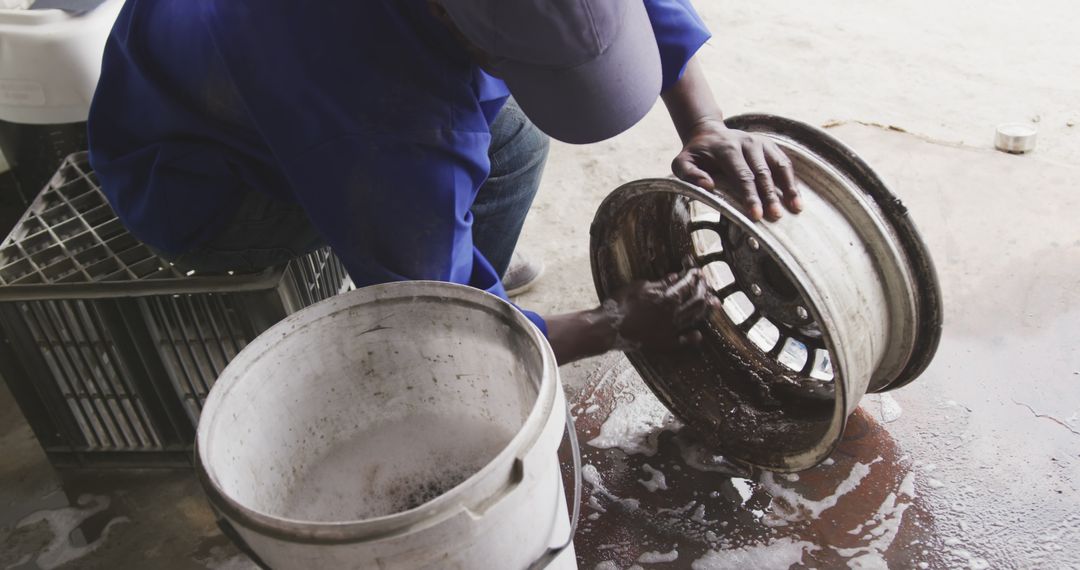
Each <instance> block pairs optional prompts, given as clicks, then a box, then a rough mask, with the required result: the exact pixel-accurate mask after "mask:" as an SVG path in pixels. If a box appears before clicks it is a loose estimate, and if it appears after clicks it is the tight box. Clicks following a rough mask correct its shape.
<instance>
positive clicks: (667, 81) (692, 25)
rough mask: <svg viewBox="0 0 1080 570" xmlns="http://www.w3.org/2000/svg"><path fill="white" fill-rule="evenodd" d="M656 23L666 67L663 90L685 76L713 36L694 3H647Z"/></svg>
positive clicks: (677, 0)
mask: <svg viewBox="0 0 1080 570" xmlns="http://www.w3.org/2000/svg"><path fill="white" fill-rule="evenodd" d="M645 10H646V11H647V12H648V13H649V20H651V21H652V27H653V33H654V34H656V43H657V44H659V46H660V62H661V63H662V64H663V67H664V83H663V88H662V91H667V90H668V88H670V87H671V86H672V85H674V84H675V82H676V81H678V80H679V78H680V77H682V74H683V71H684V70H685V69H686V64H687V62H689V61H690V58H691V57H693V56H694V54H695V53H697V50H698V49H699V48H701V46H702V45H704V44H705V42H706V41H708V40H709V38H710V37H712V34H710V33H709V30H708V28H706V27H705V22H703V21H702V20H701V16H699V15H698V13H697V11H696V10H694V6H693V5H691V4H690V0H645Z"/></svg>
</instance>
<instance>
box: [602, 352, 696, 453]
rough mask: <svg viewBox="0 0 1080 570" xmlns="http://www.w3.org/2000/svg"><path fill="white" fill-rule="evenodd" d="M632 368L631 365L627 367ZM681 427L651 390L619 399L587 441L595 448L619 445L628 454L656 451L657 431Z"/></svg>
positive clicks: (657, 442) (616, 446)
mask: <svg viewBox="0 0 1080 570" xmlns="http://www.w3.org/2000/svg"><path fill="white" fill-rule="evenodd" d="M630 370H631V371H632V370H633V369H632V368H631V369H630ZM681 427H682V424H680V423H679V422H678V421H677V420H676V419H675V416H673V415H672V414H671V412H670V411H668V409H667V408H666V407H664V404H662V403H660V400H657V399H656V397H655V396H653V395H652V394H651V393H637V394H634V395H633V399H632V400H630V401H628V402H624V401H619V402H618V403H617V404H616V406H615V409H613V410H611V414H610V415H608V417H607V419H606V420H604V423H603V425H601V426H600V434H599V435H597V436H596V437H595V438H593V439H592V440H590V441H589V442H588V443H589V445H591V446H593V447H596V448H598V449H611V448H618V449H621V450H622V451H623V452H624V453H626V454H627V455H635V454H639V453H640V454H643V455H647V456H652V455H655V454H656V450H657V446H658V444H659V438H660V434H661V433H662V432H664V431H678V430H679V429H680V428H681Z"/></svg>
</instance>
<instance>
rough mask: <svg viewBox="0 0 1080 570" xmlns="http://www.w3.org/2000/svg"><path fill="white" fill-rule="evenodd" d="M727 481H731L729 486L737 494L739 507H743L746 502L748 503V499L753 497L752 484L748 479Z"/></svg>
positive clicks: (736, 478)
mask: <svg viewBox="0 0 1080 570" xmlns="http://www.w3.org/2000/svg"><path fill="white" fill-rule="evenodd" d="M729 481H731V486H732V487H734V488H735V492H736V493H738V494H739V506H742V505H745V504H746V501H749V500H750V497H752V496H754V488H753V484H752V483H751V482H750V480H749V479H743V478H742V477H732V478H731V479H729Z"/></svg>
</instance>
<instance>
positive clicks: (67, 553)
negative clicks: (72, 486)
mask: <svg viewBox="0 0 1080 570" xmlns="http://www.w3.org/2000/svg"><path fill="white" fill-rule="evenodd" d="M107 508H109V497H106V496H104V495H82V496H80V497H79V499H78V501H76V506H72V507H63V508H60V509H52V510H46V511H37V512H35V513H31V514H29V515H27V516H26V517H25V518H23V519H22V520H21V521H19V523H18V524H17V525H16V527H18V528H21V527H24V526H28V525H32V524H34V523H37V522H40V521H45V522H46V523H47V524H48V525H49V529H50V530H51V531H52V533H53V539H52V541H50V542H49V544H47V545H45V547H44V548H43V549H42V550H41V552H40V553H39V554H38V556H37V559H36V560H35V561H34V562H35V563H36V564H37V566H38V567H40V568H42V569H43V570H52V569H53V568H56V567H58V566H61V565H63V564H65V563H67V562H71V561H72V560H76V559H78V558H82V557H83V556H86V555H87V554H90V553H91V552H93V551H95V550H97V549H98V548H99V547H100V546H101V545H102V544H104V543H105V539H107V538H108V537H109V532H110V531H111V530H112V527H113V526H115V525H117V524H120V523H124V522H129V519H128V518H127V517H117V518H114V519H112V520H111V521H109V522H108V523H107V524H106V525H105V528H104V529H103V530H102V531H101V535H100V536H99V537H98V538H97V540H95V541H93V542H91V543H89V544H85V545H81V546H74V545H72V544H71V539H70V535H71V533H72V532H73V531H74V530H75V529H76V528H78V527H79V525H81V524H82V523H83V521H85V520H86V519H88V518H90V517H92V516H94V515H96V514H97V513H100V512H101V511H104V510H105V509H107Z"/></svg>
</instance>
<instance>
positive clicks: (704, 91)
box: [662, 57, 802, 220]
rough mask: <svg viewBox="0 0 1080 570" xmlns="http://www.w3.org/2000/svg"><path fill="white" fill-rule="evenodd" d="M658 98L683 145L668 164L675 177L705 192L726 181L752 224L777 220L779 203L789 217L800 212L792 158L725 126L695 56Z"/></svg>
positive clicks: (762, 140) (780, 212)
mask: <svg viewBox="0 0 1080 570" xmlns="http://www.w3.org/2000/svg"><path fill="white" fill-rule="evenodd" d="M662 97H663V99H664V104H665V105H667V108H668V113H669V114H670V115H671V120H672V122H673V123H674V124H675V128H676V130H677V131H678V132H679V137H680V138H682V143H683V150H682V152H680V153H679V155H678V156H677V157H675V160H674V161H673V162H672V164H671V169H672V172H674V173H675V175H676V176H678V177H679V178H681V179H682V180H685V181H687V182H690V183H691V184H696V185H698V186H700V187H702V188H705V189H706V190H715V189H716V188H717V180H726V181H727V182H728V184H730V185H731V186H732V187H733V191H734V192H735V193H736V195H737V197H738V198H739V199H740V200H741V201H742V203H743V205H744V206H745V207H746V209H747V212H748V213H749V215H750V219H752V220H760V219H761V218H762V215H763V214H764V217H765V218H766V219H768V220H777V219H779V218H780V217H781V216H782V215H783V209H782V208H781V207H780V204H781V202H783V204H784V205H785V206H786V207H787V209H788V210H790V211H791V212H793V213H798V212H799V211H800V210H802V203H801V200H800V199H799V191H798V189H797V188H796V186H795V172H794V169H793V167H792V165H791V160H790V159H788V157H787V156H785V155H784V152H783V151H782V150H780V147H779V146H777V145H776V143H775V142H773V141H772V140H770V139H768V138H766V137H762V136H758V135H755V134H752V133H747V132H744V131H739V130H735V129H729V128H727V127H726V126H725V125H724V116H723V114H722V113H721V111H720V106H719V105H717V104H716V100H715V99H714V98H713V94H712V90H711V89H710V88H709V84H708V82H707V81H706V79H705V74H704V73H703V72H702V71H701V66H700V65H699V64H698V63H697V60H696V57H695V58H694V59H691V60H690V62H689V63H687V65H686V70H685V72H684V73H683V75H682V77H681V78H680V79H679V80H678V81H677V82H676V83H675V84H674V85H673V86H672V87H671V88H670V89H668V90H667V91H665V92H664V93H663V94H662ZM781 198H782V199H781Z"/></svg>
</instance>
